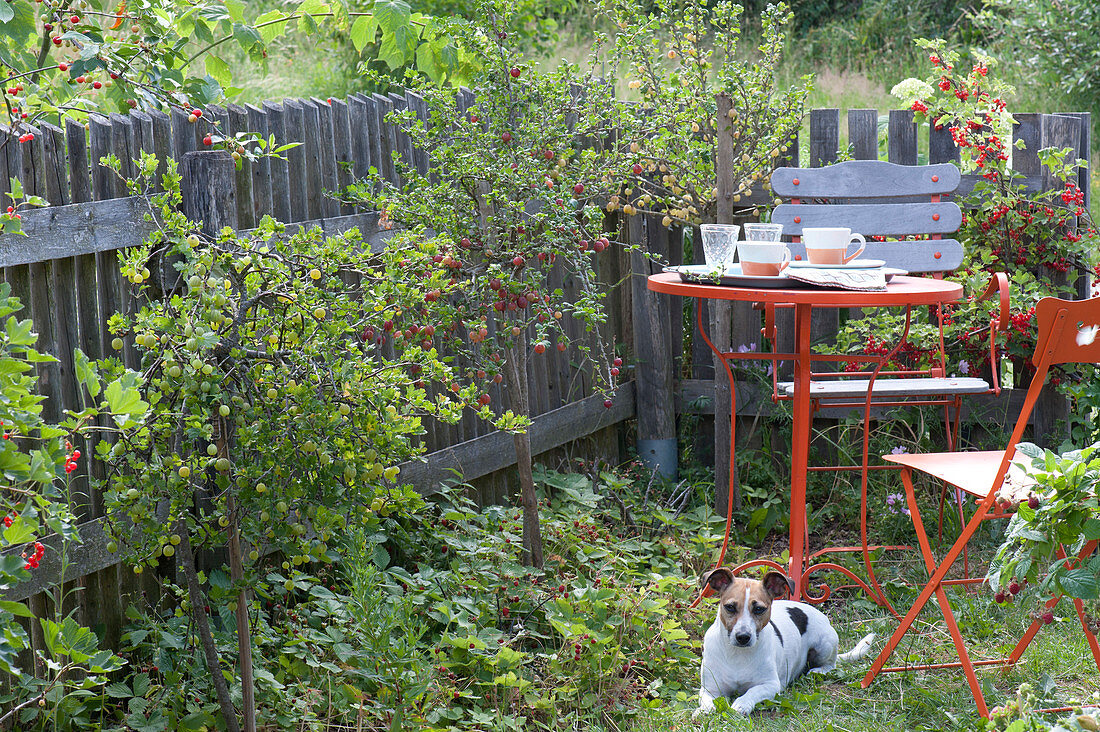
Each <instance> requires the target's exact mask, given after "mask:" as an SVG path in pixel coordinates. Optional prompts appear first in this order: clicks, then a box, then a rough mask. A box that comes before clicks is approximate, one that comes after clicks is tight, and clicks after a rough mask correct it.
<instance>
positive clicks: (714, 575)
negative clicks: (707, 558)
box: [699, 567, 733, 594]
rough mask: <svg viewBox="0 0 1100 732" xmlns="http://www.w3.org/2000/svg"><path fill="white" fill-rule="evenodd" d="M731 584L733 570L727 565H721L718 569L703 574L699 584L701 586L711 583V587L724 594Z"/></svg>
mask: <svg viewBox="0 0 1100 732" xmlns="http://www.w3.org/2000/svg"><path fill="white" fill-rule="evenodd" d="M731 584H733V572H731V571H730V570H729V569H728V568H727V567H719V568H718V569H712V570H710V571H709V572H704V573H703V576H702V577H700V578H699V585H700V586H701V587H706V586H707V585H710V588H711V589H712V590H714V591H715V592H716V593H717V594H722V592H723V591H724V590H725V589H726V588H727V587H729V586H730V585H731Z"/></svg>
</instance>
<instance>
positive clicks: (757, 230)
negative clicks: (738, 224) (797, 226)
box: [745, 224, 783, 241]
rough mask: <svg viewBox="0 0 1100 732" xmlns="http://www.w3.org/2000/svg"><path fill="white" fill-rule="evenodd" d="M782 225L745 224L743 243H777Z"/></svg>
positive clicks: (781, 231) (781, 234) (781, 232)
mask: <svg viewBox="0 0 1100 732" xmlns="http://www.w3.org/2000/svg"><path fill="white" fill-rule="evenodd" d="M781 236H783V224H745V241H779V238H780V237H781Z"/></svg>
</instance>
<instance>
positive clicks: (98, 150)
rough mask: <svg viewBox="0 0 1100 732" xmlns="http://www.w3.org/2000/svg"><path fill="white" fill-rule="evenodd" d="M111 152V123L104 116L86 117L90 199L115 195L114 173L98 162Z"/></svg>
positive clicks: (98, 199)
mask: <svg viewBox="0 0 1100 732" xmlns="http://www.w3.org/2000/svg"><path fill="white" fill-rule="evenodd" d="M110 153H111V123H110V121H109V120H108V119H107V118H106V117H100V116H98V115H93V116H91V117H89V118H88V154H89V158H90V159H89V160H88V163H89V167H90V169H91V176H92V200H94V201H106V200H107V199H109V198H114V197H115V175H114V173H112V172H111V171H110V170H109V169H108V168H106V167H105V166H103V165H101V164H100V160H102V159H103V158H105V157H106V156H107V155H109V154H110Z"/></svg>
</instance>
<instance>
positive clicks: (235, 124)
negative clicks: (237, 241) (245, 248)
mask: <svg viewBox="0 0 1100 732" xmlns="http://www.w3.org/2000/svg"><path fill="white" fill-rule="evenodd" d="M228 112H229V129H228V132H229V133H230V134H232V135H236V134H237V133H238V132H252V131H253V130H251V129H250V128H251V125H250V124H249V119H248V110H247V109H245V108H244V107H242V106H241V105H239V104H230V105H229V107H228ZM233 178H234V179H235V183H236V186H237V220H238V221H240V222H241V228H242V229H251V228H253V227H255V226H256V223H257V221H259V219H257V218H256V205H255V202H254V201H253V200H252V165H251V164H250V163H249V162H248V161H247V160H245V159H243V158H242V159H241V161H240V167H238V168H236V169H235V172H234V175H233Z"/></svg>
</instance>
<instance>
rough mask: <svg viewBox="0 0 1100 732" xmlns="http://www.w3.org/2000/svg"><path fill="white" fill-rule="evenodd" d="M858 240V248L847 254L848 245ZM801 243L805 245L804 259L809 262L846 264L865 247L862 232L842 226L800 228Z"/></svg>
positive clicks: (865, 241)
mask: <svg viewBox="0 0 1100 732" xmlns="http://www.w3.org/2000/svg"><path fill="white" fill-rule="evenodd" d="M852 241H858V242H859V249H857V250H856V251H855V252H854V253H853V254H848V253H847V252H848V245H849V244H851V243H852ZM802 243H803V244H805V245H806V259H807V260H808V261H809V262H810V264H847V263H848V262H850V261H852V260H853V259H855V258H856V257H858V256H859V255H860V254H863V250H864V249H865V248H866V247H867V240H866V239H864V238H863V234H855V233H853V232H852V230H851V229H845V228H842V227H810V228H806V229H803V230H802Z"/></svg>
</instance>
